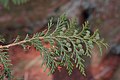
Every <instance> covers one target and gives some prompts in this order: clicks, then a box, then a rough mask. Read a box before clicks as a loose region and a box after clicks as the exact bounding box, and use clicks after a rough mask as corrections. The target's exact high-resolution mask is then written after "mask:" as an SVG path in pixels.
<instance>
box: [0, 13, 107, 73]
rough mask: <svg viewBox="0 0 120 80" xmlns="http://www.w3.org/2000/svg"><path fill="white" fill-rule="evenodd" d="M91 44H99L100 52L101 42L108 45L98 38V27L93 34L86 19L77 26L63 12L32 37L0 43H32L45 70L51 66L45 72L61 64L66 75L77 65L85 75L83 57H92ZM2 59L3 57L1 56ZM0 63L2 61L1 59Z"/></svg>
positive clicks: (51, 71) (4, 47)
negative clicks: (66, 72) (80, 26)
mask: <svg viewBox="0 0 120 80" xmlns="http://www.w3.org/2000/svg"><path fill="white" fill-rule="evenodd" d="M46 42H47V43H49V44H50V45H51V47H50V48H46V47H45V46H44V44H43V43H46ZM94 43H95V44H97V45H98V47H99V49H100V52H101V53H102V45H103V46H105V47H107V44H106V43H104V40H103V39H102V40H101V39H100V36H99V33H98V30H96V31H95V32H94V33H93V34H92V33H91V32H90V31H89V24H88V22H85V24H83V26H82V29H80V28H79V26H77V23H76V21H75V20H70V19H67V17H66V15H62V16H60V17H59V18H58V20H57V22H54V19H53V18H51V19H50V21H49V23H48V29H47V31H46V30H44V31H42V32H39V33H36V34H34V35H33V36H32V37H30V36H29V35H27V36H26V38H25V39H24V40H22V41H20V39H19V37H17V38H16V40H15V41H14V43H12V44H9V45H5V46H1V47H0V49H1V50H2V49H6V48H9V47H10V46H15V45H22V46H23V47H24V49H26V45H34V47H35V48H36V50H38V51H40V53H41V56H42V57H43V59H44V60H43V63H42V65H46V68H45V70H46V69H47V68H49V69H50V73H48V74H51V73H53V72H54V71H55V70H56V68H57V67H58V66H64V67H66V69H67V70H68V73H69V75H70V74H71V73H72V70H73V67H76V68H78V69H79V70H80V72H81V73H82V74H83V75H85V70H84V61H85V60H84V59H83V58H82V56H91V54H92V52H91V51H92V48H93V47H94ZM2 58H4V57H3V56H1V59H2ZM1 63H4V61H3V60H1ZM4 65H5V64H4ZM6 67H7V68H6V71H7V72H9V67H8V66H6ZM4 68H5V67H4Z"/></svg>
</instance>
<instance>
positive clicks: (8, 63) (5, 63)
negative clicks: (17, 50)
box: [0, 52, 12, 80]
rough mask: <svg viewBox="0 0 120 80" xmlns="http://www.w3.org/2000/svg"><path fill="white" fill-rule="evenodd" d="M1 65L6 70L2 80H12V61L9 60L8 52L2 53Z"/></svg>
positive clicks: (1, 76) (1, 77)
mask: <svg viewBox="0 0 120 80" xmlns="http://www.w3.org/2000/svg"><path fill="white" fill-rule="evenodd" d="M0 64H2V65H3V68H4V69H3V71H2V72H1V74H0V80H4V78H5V77H7V78H8V80H11V77H12V76H11V70H10V66H11V60H10V59H9V55H8V53H7V52H0Z"/></svg>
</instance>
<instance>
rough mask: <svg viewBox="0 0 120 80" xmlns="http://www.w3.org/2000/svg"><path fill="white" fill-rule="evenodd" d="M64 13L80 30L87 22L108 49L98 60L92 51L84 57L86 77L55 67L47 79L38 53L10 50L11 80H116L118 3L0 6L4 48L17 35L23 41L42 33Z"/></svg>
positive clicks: (86, 0) (41, 1) (33, 1)
mask: <svg viewBox="0 0 120 80" xmlns="http://www.w3.org/2000/svg"><path fill="white" fill-rule="evenodd" d="M64 13H65V14H66V15H67V17H68V18H76V19H77V22H78V24H79V26H80V27H81V25H82V24H83V23H84V22H85V21H89V22H90V29H91V31H94V30H95V29H99V30H100V34H101V37H103V38H104V39H105V41H106V42H107V43H108V44H109V47H108V49H104V50H103V55H102V56H100V55H99V51H98V49H97V48H94V49H93V54H92V57H91V58H89V57H85V59H86V63H85V65H86V74H87V76H83V75H81V74H80V73H79V71H78V70H77V69H74V71H73V74H72V75H71V76H68V74H67V72H66V70H65V69H64V68H59V67H58V70H56V72H55V73H54V74H53V75H50V76H47V72H48V71H49V69H48V70H47V71H46V72H43V68H41V67H40V63H41V61H42V59H40V58H39V52H37V51H36V50H35V49H34V48H30V50H29V51H24V50H23V49H22V48H21V47H19V46H17V47H12V48H10V50H9V52H10V56H11V59H12V63H13V74H14V75H15V76H16V77H15V80H120V65H119V64H120V0H29V1H28V2H27V3H24V4H21V5H13V4H12V3H10V4H9V9H8V8H5V7H4V6H3V5H2V4H0V35H3V36H4V37H5V38H6V43H5V44H8V43H11V42H13V41H14V39H15V37H16V36H17V35H20V36H22V37H24V36H25V35H26V34H30V35H32V34H33V33H36V32H40V31H42V30H44V29H46V28H47V22H48V20H49V18H50V17H58V16H60V15H61V14H64ZM0 44H2V45H5V44H3V43H0ZM33 63H34V65H33Z"/></svg>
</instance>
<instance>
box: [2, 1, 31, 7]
mask: <svg viewBox="0 0 120 80" xmlns="http://www.w3.org/2000/svg"><path fill="white" fill-rule="evenodd" d="M27 1H29V0H0V3H1V4H2V5H3V6H4V7H5V8H8V7H9V4H10V3H11V2H12V3H13V4H14V5H20V4H24V3H26V2H27Z"/></svg>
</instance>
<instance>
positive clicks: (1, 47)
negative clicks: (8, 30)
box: [0, 37, 43, 49]
mask: <svg viewBox="0 0 120 80" xmlns="http://www.w3.org/2000/svg"><path fill="white" fill-rule="evenodd" d="M33 39H35V38H31V39H29V40H23V41H19V42H16V43H11V44H8V45H4V46H3V45H0V49H4V48H9V47H12V46H16V45H20V44H23V43H26V42H30V41H31V40H33ZM39 39H43V37H39Z"/></svg>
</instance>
